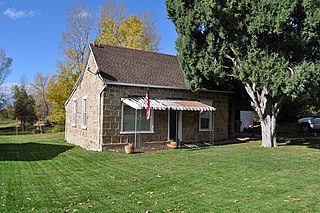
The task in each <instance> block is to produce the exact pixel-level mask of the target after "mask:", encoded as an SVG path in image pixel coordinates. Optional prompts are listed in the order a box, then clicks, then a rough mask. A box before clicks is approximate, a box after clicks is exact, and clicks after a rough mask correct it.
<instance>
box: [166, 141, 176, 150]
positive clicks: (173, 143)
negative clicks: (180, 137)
mask: <svg viewBox="0 0 320 213" xmlns="http://www.w3.org/2000/svg"><path fill="white" fill-rule="evenodd" d="M168 146H169V147H170V148H172V149H176V148H177V142H175V141H172V142H170V143H169V144H168Z"/></svg>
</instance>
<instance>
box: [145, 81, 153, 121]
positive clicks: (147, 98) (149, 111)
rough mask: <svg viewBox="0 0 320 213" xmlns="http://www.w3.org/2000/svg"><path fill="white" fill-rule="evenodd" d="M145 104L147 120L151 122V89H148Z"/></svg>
mask: <svg viewBox="0 0 320 213" xmlns="http://www.w3.org/2000/svg"><path fill="white" fill-rule="evenodd" d="M144 104H145V105H146V119H147V120H149V119H150V117H151V107H150V89H149V86H148V88H147V92H146V96H145V97H144Z"/></svg>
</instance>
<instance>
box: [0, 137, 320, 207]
mask: <svg viewBox="0 0 320 213" xmlns="http://www.w3.org/2000/svg"><path fill="white" fill-rule="evenodd" d="M319 144H320V141H295V142H291V143H289V142H287V143H282V144H280V145H281V146H280V147H279V148H276V149H265V148H260V142H250V143H242V144H235V145H224V146H214V147H209V148H203V149H184V150H167V151H158V152H148V153H138V154H134V155H126V154H124V153H116V152H99V153H98V152H91V151H85V150H82V149H80V148H79V147H75V146H73V145H70V144H67V143H65V142H64V140H63V134H42V135H24V136H2V137H0V171H1V176H0V192H1V198H0V212H147V211H148V210H149V211H151V212H169V211H171V212H319V211H320V202H319V197H320V184H319V180H320V168H319V162H320V150H319V147H320V146H319Z"/></svg>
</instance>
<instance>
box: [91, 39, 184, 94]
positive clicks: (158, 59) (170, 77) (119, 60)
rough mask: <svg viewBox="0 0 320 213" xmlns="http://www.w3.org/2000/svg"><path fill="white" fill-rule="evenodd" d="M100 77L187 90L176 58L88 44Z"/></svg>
mask: <svg viewBox="0 0 320 213" xmlns="http://www.w3.org/2000/svg"><path fill="white" fill-rule="evenodd" d="M90 46H91V49H92V51H93V54H94V57H95V59H96V62H97V65H98V67H99V70H100V74H101V76H102V77H104V78H105V79H107V80H111V81H116V82H121V83H129V84H150V85H158V86H170V87H180V88H186V86H185V81H184V77H183V73H182V70H181V68H180V65H179V62H178V58H177V57H176V56H172V55H167V54H161V53H154V52H147V51H141V50H133V49H128V48H123V47H113V46H95V45H93V44H90Z"/></svg>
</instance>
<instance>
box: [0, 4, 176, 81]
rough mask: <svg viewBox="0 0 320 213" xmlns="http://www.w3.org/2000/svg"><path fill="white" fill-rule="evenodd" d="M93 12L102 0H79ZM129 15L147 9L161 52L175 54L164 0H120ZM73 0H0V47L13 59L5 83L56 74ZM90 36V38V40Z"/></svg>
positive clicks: (173, 34)
mask: <svg viewBox="0 0 320 213" xmlns="http://www.w3.org/2000/svg"><path fill="white" fill-rule="evenodd" d="M81 2H84V3H85V4H86V5H88V6H89V7H91V9H92V11H93V13H94V14H95V15H96V14H97V13H98V11H99V8H100V7H101V6H102V5H103V4H104V3H105V0H94V1H90V0H82V1H81ZM123 2H124V3H125V5H126V7H127V9H128V13H129V14H137V15H140V14H141V12H142V11H146V10H149V11H151V14H152V16H153V19H154V20H155V21H156V25H157V30H158V33H159V34H160V35H161V43H160V49H161V51H160V52H162V53H167V54H172V55H175V54H176V50H175V40H176V38H177V34H176V32H175V29H174V26H173V24H172V22H171V21H170V20H168V18H167V13H166V8H165V0H124V1H123ZM74 3H75V0H53V1H49V0H0V26H1V33H0V48H2V49H4V50H5V51H6V55H7V56H9V57H11V58H13V65H12V72H11V74H10V75H9V76H8V78H7V79H6V81H5V82H7V83H19V82H20V80H21V77H22V76H23V75H25V76H27V80H28V83H32V81H33V78H34V74H35V73H37V72H42V73H44V74H56V61H57V59H58V58H59V57H61V52H60V43H61V33H62V32H63V31H64V30H65V27H66V15H67V11H68V9H69V8H70V7H72V6H73V5H74ZM92 41H93V38H91V41H90V42H92Z"/></svg>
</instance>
